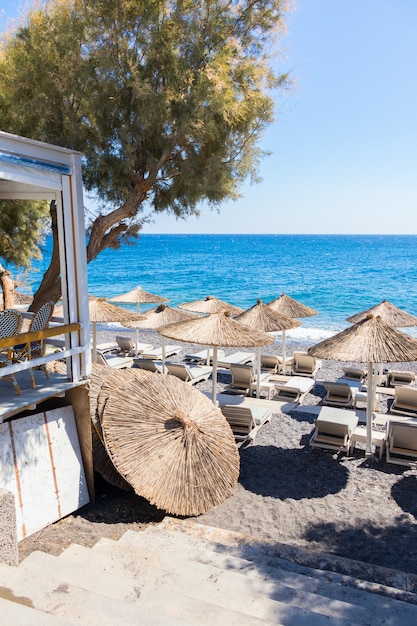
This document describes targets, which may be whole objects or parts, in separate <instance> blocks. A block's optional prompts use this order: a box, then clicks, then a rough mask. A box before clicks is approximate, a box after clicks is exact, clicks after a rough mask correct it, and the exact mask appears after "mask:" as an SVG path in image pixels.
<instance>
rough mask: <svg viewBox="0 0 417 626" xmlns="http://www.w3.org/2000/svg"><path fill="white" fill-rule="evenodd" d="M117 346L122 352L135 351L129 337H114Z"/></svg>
mask: <svg viewBox="0 0 417 626" xmlns="http://www.w3.org/2000/svg"><path fill="white" fill-rule="evenodd" d="M116 341H117V344H118V346H119V348H120V350H122V351H123V352H130V351H131V350H134V349H135V344H134V343H133V341H132V340H131V338H130V337H122V336H120V335H118V336H116Z"/></svg>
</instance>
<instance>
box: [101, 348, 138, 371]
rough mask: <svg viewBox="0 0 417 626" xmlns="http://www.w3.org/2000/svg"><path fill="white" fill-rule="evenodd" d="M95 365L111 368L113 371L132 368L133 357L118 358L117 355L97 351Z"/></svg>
mask: <svg viewBox="0 0 417 626" xmlns="http://www.w3.org/2000/svg"><path fill="white" fill-rule="evenodd" d="M96 363H98V364H99V365H105V366H106V367H112V368H113V369H123V368H125V367H132V364H133V357H128V356H119V355H117V354H109V353H106V352H101V351H100V350H97V354H96Z"/></svg>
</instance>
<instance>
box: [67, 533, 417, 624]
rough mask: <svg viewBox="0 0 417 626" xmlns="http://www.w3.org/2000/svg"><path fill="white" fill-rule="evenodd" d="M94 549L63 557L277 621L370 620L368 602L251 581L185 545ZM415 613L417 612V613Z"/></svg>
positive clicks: (105, 543)
mask: <svg viewBox="0 0 417 626" xmlns="http://www.w3.org/2000/svg"><path fill="white" fill-rule="evenodd" d="M91 552H93V553H94V554H93V555H91ZM91 552H90V553H89V552H88V551H87V552H85V551H83V549H82V548H80V547H76V546H71V547H70V548H68V549H67V550H66V551H64V552H63V553H62V554H61V555H60V557H59V558H72V559H74V560H76V561H77V562H80V560H81V559H82V562H83V563H89V564H90V566H93V567H96V568H97V570H99V571H102V570H103V568H106V567H111V571H112V572H113V574H115V575H117V576H120V577H122V576H131V577H135V576H139V577H141V578H145V579H146V580H147V581H148V583H149V584H152V585H154V586H158V587H159V586H160V585H164V586H167V587H168V588H169V589H170V590H172V591H176V592H177V593H178V594H185V595H191V596H192V597H194V598H205V599H206V600H208V601H210V602H212V603H213V604H218V605H219V606H222V607H224V608H226V607H228V608H231V609H234V610H236V611H241V612H242V613H246V614H247V615H252V616H256V617H259V618H261V619H263V620H266V621H268V622H272V623H273V622H274V621H276V619H277V617H278V619H280V615H286V619H288V612H289V611H293V612H294V613H295V614H296V612H297V611H301V612H303V614H306V613H307V614H308V615H309V617H308V619H309V620H310V622H308V621H307V623H311V621H312V620H314V622H315V623H328V619H329V618H331V619H332V624H339V623H340V624H345V623H346V622H345V621H344V619H343V616H344V615H347V614H348V615H349V619H350V620H352V619H353V617H354V618H355V622H356V623H357V624H367V623H368V622H367V620H366V616H367V614H368V612H367V610H366V608H365V607H363V606H355V605H352V604H351V603H349V602H345V601H343V600H340V599H339V598H340V596H339V598H336V599H330V598H328V597H324V596H322V595H317V594H314V593H309V592H307V591H305V590H304V589H303V590H302V591H301V593H300V591H299V589H294V588H292V587H291V586H287V585H286V584H285V581H283V580H281V579H280V578H279V576H278V578H277V579H264V577H262V576H258V577H257V578H254V579H252V580H251V579H250V578H248V577H247V576H245V575H244V574H241V573H239V572H234V571H228V570H224V569H221V568H217V567H215V566H212V565H207V564H204V563H199V562H197V561H190V560H188V559H187V555H186V553H185V551H184V550H183V549H182V548H181V549H180V550H179V551H178V553H177V554H175V551H171V552H167V553H163V552H161V551H154V550H153V549H152V544H151V543H150V545H149V546H148V547H147V548H146V549H143V548H142V547H141V548H140V549H139V550H138V549H137V548H136V547H135V546H134V545H128V544H126V543H125V544H124V543H123V542H118V541H112V540H107V539H105V540H104V539H103V540H100V542H99V543H98V544H96V546H95V547H94V548H93V549H92V551H91ZM109 563H110V565H109ZM282 611H284V613H282ZM416 615H417V611H416V613H414V616H413V617H415V616H416ZM402 616H403V614H402ZM299 619H301V618H299ZM284 623H287V621H285V622H284Z"/></svg>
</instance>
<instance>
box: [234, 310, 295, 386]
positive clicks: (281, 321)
mask: <svg viewBox="0 0 417 626" xmlns="http://www.w3.org/2000/svg"><path fill="white" fill-rule="evenodd" d="M235 319H236V321H237V322H241V323H242V324H246V326H250V328H255V329H256V330H261V331H262V332H265V333H273V332H277V331H281V330H286V329H289V328H297V326H300V325H301V322H299V321H298V320H295V319H293V318H291V317H287V316H286V315H282V314H281V313H277V312H276V311H274V310H273V309H271V308H270V307H268V306H267V305H266V304H263V302H262V300H257V302H256V304H255V305H254V306H252V307H251V308H250V309H247V311H244V312H243V313H241V314H240V315H237V316H236V318H235ZM257 353H258V358H257V380H256V397H257V398H259V392H260V376H259V374H260V372H261V349H260V347H258V349H257Z"/></svg>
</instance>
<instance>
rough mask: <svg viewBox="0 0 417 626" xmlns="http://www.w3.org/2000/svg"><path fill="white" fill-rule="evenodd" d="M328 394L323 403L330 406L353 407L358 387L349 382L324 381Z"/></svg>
mask: <svg viewBox="0 0 417 626" xmlns="http://www.w3.org/2000/svg"><path fill="white" fill-rule="evenodd" d="M324 387H325V389H326V392H327V393H326V395H325V397H324V398H323V401H322V402H323V404H326V405H329V406H339V407H351V406H353V401H354V395H355V392H356V390H357V389H356V388H355V387H354V388H352V387H351V386H350V385H348V384H347V383H341V382H340V383H339V382H337V383H332V382H331V383H327V382H326V383H324Z"/></svg>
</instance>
